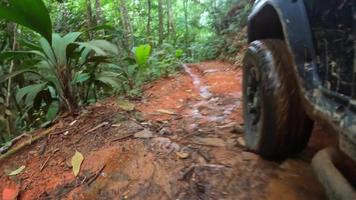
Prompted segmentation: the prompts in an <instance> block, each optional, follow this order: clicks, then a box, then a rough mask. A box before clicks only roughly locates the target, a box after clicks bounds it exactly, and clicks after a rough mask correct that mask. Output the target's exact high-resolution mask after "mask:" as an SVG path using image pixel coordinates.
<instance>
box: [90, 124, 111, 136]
mask: <svg viewBox="0 0 356 200" xmlns="http://www.w3.org/2000/svg"><path fill="white" fill-rule="evenodd" d="M108 124H109V122H103V123H101V124H99V125H97V126H95V127H94V128H92V129H90V130H89V131H87V132H86V133H85V135H87V134H89V133H91V132H93V131H95V130H97V129H99V128H101V127H103V126H106V125H108Z"/></svg>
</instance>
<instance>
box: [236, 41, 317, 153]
mask: <svg viewBox="0 0 356 200" xmlns="http://www.w3.org/2000/svg"><path fill="white" fill-rule="evenodd" d="M293 66H294V62H293V58H292V55H291V54H290V53H289V50H288V48H287V45H286V43H285V42H284V41H283V40H277V39H271V40H260V41H254V42H252V43H251V44H250V45H249V48H248V49H247V52H246V55H245V58H244V71H243V72H244V74H243V93H244V96H243V105H244V119H245V139H246V144H247V147H248V148H249V149H250V150H252V151H255V152H256V153H258V154H260V155H261V156H262V157H264V158H267V159H283V158H285V157H287V156H295V155H297V154H298V153H300V152H301V151H302V150H303V149H304V148H305V146H306V145H307V143H308V141H309V137H310V134H311V131H312V128H313V121H312V120H311V119H310V118H309V117H308V116H307V115H306V113H305V111H304V109H303V106H302V104H301V98H300V96H299V93H298V87H297V79H296V77H295V74H294V70H293Z"/></svg>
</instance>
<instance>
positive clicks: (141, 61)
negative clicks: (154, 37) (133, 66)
mask: <svg viewBox="0 0 356 200" xmlns="http://www.w3.org/2000/svg"><path fill="white" fill-rule="evenodd" d="M134 53H135V59H136V63H137V64H138V65H139V66H140V67H144V66H146V65H147V62H148V59H149V58H150V55H151V45H149V44H146V45H140V46H138V47H136V48H134Z"/></svg>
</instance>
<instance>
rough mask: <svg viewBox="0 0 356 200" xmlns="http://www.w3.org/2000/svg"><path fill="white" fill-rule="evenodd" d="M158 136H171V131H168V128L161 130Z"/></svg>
mask: <svg viewBox="0 0 356 200" xmlns="http://www.w3.org/2000/svg"><path fill="white" fill-rule="evenodd" d="M158 133H159V134H160V135H163V136H164V135H172V132H171V130H169V128H162V129H161V130H160V131H159V132H158Z"/></svg>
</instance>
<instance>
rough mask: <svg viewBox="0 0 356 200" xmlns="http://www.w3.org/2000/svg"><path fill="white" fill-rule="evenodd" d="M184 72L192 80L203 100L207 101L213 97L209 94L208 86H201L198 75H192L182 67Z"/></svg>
mask: <svg viewBox="0 0 356 200" xmlns="http://www.w3.org/2000/svg"><path fill="white" fill-rule="evenodd" d="M183 67H184V70H185V72H187V73H188V74H189V76H190V77H191V78H192V79H193V84H194V86H195V87H197V88H198V89H199V94H200V96H201V97H202V98H203V99H209V98H211V97H212V96H213V95H212V94H211V93H210V92H209V87H208V86H203V85H202V84H201V81H200V78H199V76H198V75H196V74H194V73H193V72H192V70H191V69H190V68H189V67H188V66H187V65H183Z"/></svg>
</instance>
